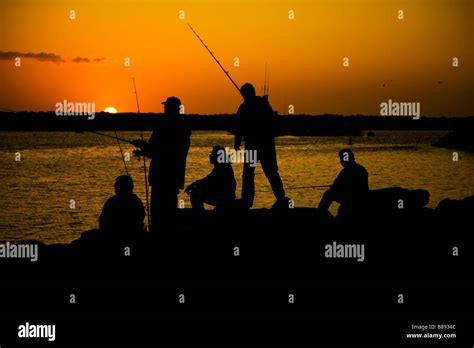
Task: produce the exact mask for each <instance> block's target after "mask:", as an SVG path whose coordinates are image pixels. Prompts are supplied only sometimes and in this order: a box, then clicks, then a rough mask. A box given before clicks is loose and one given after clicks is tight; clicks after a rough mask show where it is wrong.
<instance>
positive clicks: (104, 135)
mask: <svg viewBox="0 0 474 348" xmlns="http://www.w3.org/2000/svg"><path fill="white" fill-rule="evenodd" d="M83 132H88V133H94V134H98V135H101V136H103V137H107V138H112V139H116V140H117V141H118V140H120V141H123V142H124V143H128V144H132V142H131V141H130V140H127V139H124V138H119V137H118V136H117V132H115V136H113V135H108V134H105V133H101V132H96V131H91V130H86V131H76V133H83ZM132 145H133V144H132Z"/></svg>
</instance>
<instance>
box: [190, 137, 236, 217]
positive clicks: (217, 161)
mask: <svg viewBox="0 0 474 348" xmlns="http://www.w3.org/2000/svg"><path fill="white" fill-rule="evenodd" d="M226 158H227V157H226V151H225V149H224V148H223V147H221V146H214V147H213V149H212V151H211V154H210V155H209V162H210V163H211V164H213V165H214V169H213V170H212V172H211V173H210V174H209V175H208V176H206V177H205V178H203V179H200V180H197V181H195V182H193V183H192V184H191V185H189V186H188V187H187V188H186V190H185V192H186V193H188V194H190V195H191V205H192V207H193V209H194V210H195V211H196V212H199V213H201V212H203V211H204V203H207V204H210V205H214V206H215V207H216V208H217V209H219V208H226V207H228V206H229V205H230V204H231V202H233V201H234V199H235V188H236V182H235V178H234V171H233V170H232V165H231V164H230V163H227V161H226V160H225V159H226Z"/></svg>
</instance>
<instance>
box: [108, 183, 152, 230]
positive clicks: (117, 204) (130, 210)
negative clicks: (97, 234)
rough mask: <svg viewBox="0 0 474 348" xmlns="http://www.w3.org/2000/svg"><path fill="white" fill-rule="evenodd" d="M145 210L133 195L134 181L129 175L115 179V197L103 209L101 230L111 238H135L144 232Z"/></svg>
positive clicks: (138, 199)
mask: <svg viewBox="0 0 474 348" xmlns="http://www.w3.org/2000/svg"><path fill="white" fill-rule="evenodd" d="M144 218H145V208H144V207H143V203H142V201H141V200H140V198H138V196H137V195H136V194H134V193H133V180H132V178H131V177H129V176H127V175H123V176H119V177H117V178H116V179H115V196H112V197H110V198H109V199H108V200H107V201H106V202H105V204H104V207H103V208H102V213H101V214H100V217H99V229H100V230H101V231H103V232H105V233H107V234H110V236H117V237H135V236H136V235H137V234H139V233H141V232H143V219H144Z"/></svg>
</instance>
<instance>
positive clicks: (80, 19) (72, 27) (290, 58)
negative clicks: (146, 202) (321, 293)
mask: <svg viewBox="0 0 474 348" xmlns="http://www.w3.org/2000/svg"><path fill="white" fill-rule="evenodd" d="M70 10H74V11H75V12H76V19H75V20H71V19H70V18H69V14H70V13H69V11H70ZM179 10H184V11H185V16H186V17H185V19H184V20H180V19H179V17H178V15H179ZM289 10H294V11H295V18H294V19H293V20H290V19H289V18H288V11H289ZM398 10H403V11H404V17H405V18H404V19H403V20H399V19H398V18H397V15H398V13H397V11H398ZM473 20H474V1H472V0H406V1H402V0H399V1H396V0H390V1H388V0H387V1H385V0H383V1H382V0H345V1H343V0H324V1H318V0H307V1H296V0H291V1H288V0H279V1H271V0H269V1H258V0H230V1H210V0H194V1H174V0H168V1H166V0H161V1H158V0H157V1H151V0H147V1H145V0H137V1H132V0H82V1H69V0H2V1H1V2H0V51H1V54H0V107H2V108H8V109H14V110H36V111H39V110H54V105H55V103H57V102H58V101H62V100H63V99H67V100H68V101H81V102H83V101H87V102H95V103H96V108H97V109H98V110H102V109H103V108H105V107H106V106H114V107H115V108H117V109H118V110H119V112H120V111H121V112H126V111H136V104H135V99H134V94H133V85H132V81H131V77H132V76H134V77H135V79H136V82H137V88H138V93H139V97H140V106H141V109H142V112H161V111H162V105H161V104H160V103H161V101H163V100H164V99H166V97H167V96H170V95H176V96H178V97H180V98H181V100H182V102H183V104H184V105H185V111H186V113H200V114H215V113H233V112H235V111H236V109H237V107H238V104H239V103H240V101H241V97H240V96H239V94H238V93H237V91H236V90H235V89H234V87H233V86H232V84H231V83H230V81H228V80H227V78H226V77H225V75H224V74H223V73H222V71H220V69H219V67H218V66H217V64H216V63H215V62H214V61H213V60H212V58H211V56H210V55H209V54H208V53H207V52H206V51H205V49H204V47H202V45H201V43H200V42H199V41H198V40H197V39H196V37H195V36H194V35H193V34H192V32H191V31H190V30H189V28H188V27H187V26H186V23H187V22H190V23H191V24H192V25H193V26H194V28H195V29H196V30H197V32H198V33H199V34H200V35H201V37H202V38H203V39H204V40H205V41H206V43H207V44H208V45H209V46H210V48H211V49H212V50H213V51H214V53H215V54H216V55H217V57H218V58H219V59H220V60H221V62H222V63H223V65H224V66H225V67H226V68H227V69H228V70H229V72H230V74H231V76H232V77H233V78H234V80H235V81H236V82H237V83H238V84H239V85H241V84H243V83H244V82H247V81H248V82H253V83H254V84H255V86H256V87H257V91H258V92H260V91H261V87H262V86H263V82H264V70H265V64H266V63H267V64H268V66H269V70H270V101H271V103H272V106H273V107H274V109H276V110H278V111H279V113H280V114H287V113H288V105H289V104H293V105H294V108H295V113H298V114H299V113H307V114H323V113H333V114H344V115H350V114H378V113H379V111H380V103H381V102H383V101H387V100H388V99H392V100H394V101H414V102H420V103H421V113H422V115H427V116H440V115H448V116H464V115H474V102H473V95H472V91H473V87H474V86H473V85H474V82H473V81H474V68H473V66H472V64H473V63H474V61H473V54H474V53H473V52H474V45H473V43H474V42H473V40H474V38H473V32H474V31H473ZM6 52H17V53H18V54H17V55H19V54H25V53H34V54H39V53H41V52H45V53H53V54H55V55H58V56H60V57H61V59H62V60H64V61H62V62H51V61H44V60H39V59H36V58H28V57H23V58H21V67H15V62H14V58H13V57H11V54H10V55H8V54H6ZM76 57H82V58H89V59H90V60H93V59H96V58H98V59H101V60H100V61H91V62H81V63H74V62H72V61H71V60H72V59H74V58H76ZM125 57H130V60H131V66H130V67H125V66H124V58H125ZM234 57H239V59H240V66H239V67H234V66H233V60H234ZM344 57H348V58H349V64H350V66H349V67H343V66H342V59H343V58H344ZM453 57H458V58H459V67H457V68H454V67H452V58H453ZM102 58H103V59H102ZM438 81H442V83H438ZM384 83H385V87H382V85H383V84H384Z"/></svg>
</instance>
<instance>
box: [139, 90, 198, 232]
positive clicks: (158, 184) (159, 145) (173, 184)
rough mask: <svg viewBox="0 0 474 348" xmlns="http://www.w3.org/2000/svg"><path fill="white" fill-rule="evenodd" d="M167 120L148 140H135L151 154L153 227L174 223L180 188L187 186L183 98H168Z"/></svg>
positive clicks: (187, 140) (187, 137) (187, 141)
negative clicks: (185, 179) (182, 112)
mask: <svg viewBox="0 0 474 348" xmlns="http://www.w3.org/2000/svg"><path fill="white" fill-rule="evenodd" d="M162 104H164V106H165V112H164V116H163V121H162V122H161V123H160V124H159V126H158V127H157V129H155V130H154V131H153V133H152V135H151V137H150V140H149V141H148V142H146V141H142V140H135V141H134V142H133V145H135V146H137V147H139V148H140V150H135V152H134V153H135V154H136V155H145V156H146V157H149V158H151V163H150V170H149V174H148V181H149V183H150V186H151V202H150V210H151V231H153V232H156V231H158V229H159V228H160V226H161V227H165V226H168V227H169V225H170V224H173V223H174V222H175V219H176V210H177V204H178V193H179V190H180V189H182V188H183V187H184V176H185V172H186V157H187V155H188V150H189V145H190V136H191V132H190V130H189V129H188V128H187V127H186V126H185V125H184V123H183V121H182V119H181V116H180V112H179V111H180V106H181V101H180V100H179V99H178V98H176V97H169V98H168V99H167V100H166V101H165V102H163V103H162Z"/></svg>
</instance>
